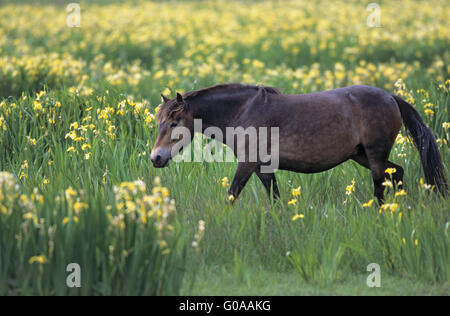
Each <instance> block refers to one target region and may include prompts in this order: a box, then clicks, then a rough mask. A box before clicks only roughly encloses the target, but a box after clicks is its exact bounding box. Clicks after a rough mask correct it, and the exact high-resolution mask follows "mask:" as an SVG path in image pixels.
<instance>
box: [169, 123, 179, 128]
mask: <svg viewBox="0 0 450 316" xmlns="http://www.w3.org/2000/svg"><path fill="white" fill-rule="evenodd" d="M177 125H178V122H173V123H172V124H170V128H174V127H176V126H177Z"/></svg>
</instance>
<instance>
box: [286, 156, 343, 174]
mask: <svg viewBox="0 0 450 316" xmlns="http://www.w3.org/2000/svg"><path fill="white" fill-rule="evenodd" d="M346 160H348V158H346V159H343V160H340V161H335V162H317V163H311V162H305V161H298V160H280V166H279V169H280V170H287V171H294V172H300V173H317V172H322V171H326V170H329V169H331V168H334V167H336V166H337V165H339V164H341V163H343V162H344V161H346Z"/></svg>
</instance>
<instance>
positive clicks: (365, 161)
mask: <svg viewBox="0 0 450 316" xmlns="http://www.w3.org/2000/svg"><path fill="white" fill-rule="evenodd" d="M364 149H365V150H364V151H360V152H359V153H358V154H357V155H355V156H353V157H351V159H353V160H354V161H356V162H357V163H359V164H360V165H362V166H364V167H366V168H368V169H370V171H371V173H372V179H373V186H374V195H375V197H376V198H377V199H378V203H379V204H380V205H381V204H383V200H384V186H383V182H384V180H385V179H386V178H387V175H386V173H385V170H386V168H387V167H388V166H390V165H391V166H393V165H394V164H392V163H391V164H389V162H388V160H387V157H389V150H388V151H386V150H385V149H383V148H381V147H372V148H369V149H368V148H364Z"/></svg>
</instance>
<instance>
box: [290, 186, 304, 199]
mask: <svg viewBox="0 0 450 316" xmlns="http://www.w3.org/2000/svg"><path fill="white" fill-rule="evenodd" d="M301 189H302V188H301V187H300V186H299V187H298V188H296V189H292V196H294V197H295V196H300V193H301V192H300V190H301Z"/></svg>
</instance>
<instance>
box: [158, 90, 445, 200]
mask: <svg viewBox="0 0 450 316" xmlns="http://www.w3.org/2000/svg"><path fill="white" fill-rule="evenodd" d="M163 99H164V103H163V104H162V106H161V108H160V111H159V113H158V121H159V133H158V137H157V139H156V142H155V145H154V147H153V150H152V154H151V160H152V163H153V165H154V167H156V168H161V167H165V166H167V165H168V163H169V160H170V159H171V158H172V155H171V149H172V147H173V146H174V144H175V143H176V142H178V141H180V140H181V138H178V139H172V137H171V132H172V130H173V129H174V128H175V127H177V126H183V127H186V128H188V129H189V130H190V131H191V132H193V129H194V126H193V125H194V119H202V132H203V131H204V130H205V129H206V128H208V127H211V126H214V127H217V128H219V129H221V130H223V131H224V133H225V129H226V128H227V127H239V126H241V127H243V128H248V127H251V126H253V127H261V126H266V127H278V128H279V167H278V169H282V170H290V171H295V172H302V173H316V172H321V171H325V170H328V169H330V168H333V167H335V166H337V165H339V164H341V163H343V162H345V161H347V160H349V159H352V160H354V161H356V162H357V163H359V164H360V165H362V166H364V167H366V168H368V169H370V170H371V173H372V178H373V182H374V195H375V196H376V197H377V198H378V200H379V202H380V203H382V200H383V191H384V186H383V184H382V183H383V182H384V180H385V178H386V177H388V176H389V175H387V174H386V173H385V170H386V169H387V168H395V169H396V172H395V173H394V174H393V176H392V180H393V181H394V182H396V183H398V184H400V185H401V183H400V182H401V181H402V178H403V168H402V167H400V166H399V165H397V164H395V163H393V162H391V161H389V160H388V158H389V153H390V151H391V148H392V146H393V144H394V141H395V139H396V136H397V134H398V132H399V130H400V127H401V125H402V120H403V123H404V124H405V127H406V129H407V130H408V131H409V132H410V134H411V136H412V138H413V140H414V143H415V145H416V147H417V149H418V151H419V154H420V159H421V161H422V167H423V170H424V173H425V178H426V181H427V183H429V184H431V185H434V186H435V187H436V188H437V189H438V190H439V191H440V192H441V193H442V194H446V193H447V183H446V180H445V176H444V169H443V165H442V162H441V157H440V154H439V150H438V146H437V144H436V141H435V138H434V136H433V134H432V132H431V131H430V130H429V129H428V128H427V127H426V125H425V124H424V123H423V121H422V119H421V117H420V116H419V114H418V113H417V111H416V110H415V109H414V108H413V107H412V106H411V105H410V104H408V103H407V102H405V101H404V100H402V99H401V98H400V97H398V96H396V95H392V94H390V93H387V92H385V91H383V90H381V89H378V88H375V87H370V86H363V85H358V86H350V87H345V88H340V89H335V90H330V91H324V92H316V93H308V94H302V95H287V94H281V93H280V92H279V90H277V89H275V88H271V87H263V86H253V85H243V84H221V85H216V86H212V87H209V88H206V89H202V90H197V91H191V92H187V93H185V94H183V95H180V94H177V97H176V98H175V99H171V100H169V99H167V98H166V97H164V96H163ZM192 137H193V133H191V139H184V142H185V143H186V142H187V143H189V142H190V141H191V140H192ZM225 143H226V145H230V144H228V142H225ZM234 147H235V146H234ZM232 150H233V151H234V152H236V148H232ZM263 164H264V163H263V162H262V161H260V160H258V161H256V162H248V161H239V158H238V166H237V170H236V173H235V176H234V179H233V182H232V184H231V187H230V189H229V192H228V193H229V195H232V197H234V198H237V197H238V196H239V193H240V192H241V190H242V189H243V187H244V186H245V184H246V183H247V181H248V179H249V178H250V176H251V175H252V174H253V173H256V175H257V176H258V177H259V179H260V180H261V182H262V183H263V185H264V186H265V188H266V190H267V192H268V193H269V194H270V192H271V190H273V191H272V192H273V195H274V196H275V197H279V191H278V186H277V182H276V179H275V174H274V173H273V172H270V173H262V172H261V171H260V167H261V165H263Z"/></svg>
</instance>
